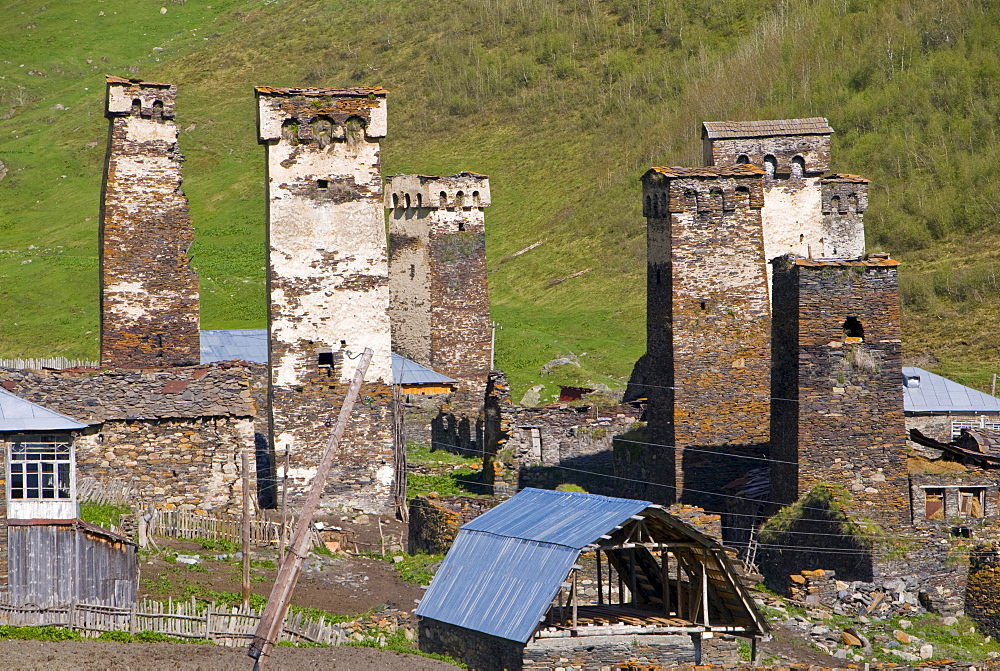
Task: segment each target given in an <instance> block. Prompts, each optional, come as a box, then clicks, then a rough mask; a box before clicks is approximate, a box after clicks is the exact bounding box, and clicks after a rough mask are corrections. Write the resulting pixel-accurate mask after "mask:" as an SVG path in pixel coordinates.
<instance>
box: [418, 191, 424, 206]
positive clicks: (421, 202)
mask: <svg viewBox="0 0 1000 671" xmlns="http://www.w3.org/2000/svg"><path fill="white" fill-rule="evenodd" d="M423 206H424V195H423V194H422V193H418V194H417V207H423Z"/></svg>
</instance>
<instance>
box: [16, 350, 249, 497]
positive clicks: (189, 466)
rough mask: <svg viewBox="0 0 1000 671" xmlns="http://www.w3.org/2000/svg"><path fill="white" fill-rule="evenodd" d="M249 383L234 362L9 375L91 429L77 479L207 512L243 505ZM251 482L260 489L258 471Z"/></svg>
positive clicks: (81, 437)
mask: <svg viewBox="0 0 1000 671" xmlns="http://www.w3.org/2000/svg"><path fill="white" fill-rule="evenodd" d="M249 380H250V375H249V374H248V369H247V368H245V367H243V366H239V365H234V364H229V363H220V364H212V365H209V366H200V367H196V368H175V369H171V370H163V371H135V370H124V371H104V372H101V373H96V372H93V371H14V370H0V381H2V382H3V383H4V387H5V388H8V389H9V390H10V391H12V392H13V393H15V394H17V395H18V396H21V397H23V398H26V399H28V400H29V401H32V402H34V403H38V404H40V405H44V406H45V407H47V408H49V409H51V410H55V411H57V412H61V413H63V414H65V415H68V416H70V417H73V418H74V419H77V420H79V421H81V422H84V423H86V424H89V425H90V426H89V428H87V429H85V430H83V431H82V432H79V433H78V434H77V435H76V437H75V439H74V445H75V451H76V469H77V477H78V478H81V477H91V478H94V479H95V480H97V481H98V482H101V483H106V484H110V483H112V482H122V481H124V482H127V483H129V484H130V485H131V486H132V487H133V488H134V490H135V492H136V494H137V498H138V500H139V501H140V502H141V503H143V504H145V503H148V502H154V503H156V504H157V505H160V506H162V507H165V508H179V509H182V510H192V511H198V512H203V513H236V512H238V510H239V509H240V506H241V500H242V474H241V473H240V470H239V468H240V451H241V450H244V449H246V450H249V451H250V454H251V455H254V454H255V453H254V411H255V409H254V406H253V404H252V401H251V393H250V381H249ZM253 463H254V462H253V461H251V464H252V466H251V468H253ZM250 481H251V483H253V485H252V486H254V487H255V486H256V476H255V474H254V473H253V472H251V474H250Z"/></svg>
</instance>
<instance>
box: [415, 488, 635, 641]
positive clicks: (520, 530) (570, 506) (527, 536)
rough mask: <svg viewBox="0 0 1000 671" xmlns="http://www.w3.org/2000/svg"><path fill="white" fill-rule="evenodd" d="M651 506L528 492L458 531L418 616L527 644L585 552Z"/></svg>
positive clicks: (623, 500)
mask: <svg viewBox="0 0 1000 671" xmlns="http://www.w3.org/2000/svg"><path fill="white" fill-rule="evenodd" d="M650 505H651V504H650V503H649V502H648V501H635V500H631V499H617V498H611V497H608V496H597V495H594V494H581V493H576V492H554V491H548V490H540V489H530V488H529V489H524V490H522V491H521V492H519V493H518V494H517V495H515V496H514V497H512V498H510V499H508V500H507V501H505V502H503V503H501V504H500V505H499V506H497V507H496V508H493V509H492V510H490V511H488V512H486V513H485V514H483V515H481V516H480V517H478V518H476V519H474V520H472V521H471V522H469V523H468V524H466V525H465V526H463V527H462V528H461V529H459V531H458V536H457V537H456V538H455V543H454V545H452V547H451V550H449V551H448V556H446V557H445V559H444V562H443V563H442V564H441V568H440V569H439V570H438V572H437V575H436V576H434V580H433V581H432V582H431V586H430V587H429V588H428V589H427V593H426V594H425V595H424V598H423V599H422V600H421V601H420V605H419V606H418V607H417V610H416V612H417V614H418V615H420V616H422V617H429V618H433V619H435V620H439V621H441V622H448V623H450V624H454V625H456V626H459V627H465V628H467V629H474V630H476V631H481V632H483V633H486V634H491V635H493V636H499V637H500V638H506V639H509V640H513V641H520V642H522V643H525V642H527V641H528V639H529V638H531V635H532V634H533V633H534V632H535V629H536V628H537V627H538V623H539V622H540V621H541V619H542V617H543V616H544V615H545V612H546V611H547V610H548V608H549V605H550V604H551V603H552V599H553V598H554V597H555V595H556V592H558V591H559V586H560V585H561V584H562V582H563V581H564V580H566V577H567V575H568V574H569V571H570V569H571V568H572V567H573V564H574V562H575V561H576V558H577V557H578V556H579V553H580V550H581V549H582V548H583V547H584V546H586V545H587V544H589V543H592V542H594V541H596V540H598V539H599V538H600V537H601V536H602V535H604V534H607V533H608V532H610V531H611V530H613V529H614V528H615V527H617V526H618V525H620V524H622V523H624V522H626V521H627V520H628V519H629V518H631V517H632V515H636V514H638V513H640V512H642V511H643V510H645V509H646V508H647V507H649V506H650Z"/></svg>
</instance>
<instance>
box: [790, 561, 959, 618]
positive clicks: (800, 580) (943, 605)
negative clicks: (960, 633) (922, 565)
mask: <svg viewBox="0 0 1000 671" xmlns="http://www.w3.org/2000/svg"><path fill="white" fill-rule="evenodd" d="M789 578H790V584H789V594H790V596H791V598H792V600H793V601H796V602H799V603H802V604H804V605H806V606H817V605H823V606H826V607H827V608H830V609H831V610H832V611H833V612H834V613H836V614H837V615H850V616H857V615H864V616H868V617H877V618H888V617H895V616H899V615H904V616H906V615H919V614H922V613H926V612H927V611H928V610H932V611H935V612H939V613H941V614H942V615H954V616H959V617H961V616H962V615H963V614H964V613H963V612H962V601H961V591H960V590H956V589H952V588H951V587H946V586H944V585H932V584H929V582H928V581H926V580H924V579H922V577H921V576H918V575H912V576H901V577H897V578H889V579H886V580H879V581H875V582H862V581H860V580H852V581H844V580H837V577H836V574H835V573H834V572H833V571H824V570H822V569H819V570H816V571H802V572H801V573H796V574H793V575H791V576H789Z"/></svg>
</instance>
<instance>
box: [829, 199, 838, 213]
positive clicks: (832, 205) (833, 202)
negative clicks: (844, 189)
mask: <svg viewBox="0 0 1000 671" xmlns="http://www.w3.org/2000/svg"><path fill="white" fill-rule="evenodd" d="M830 212H840V196H833V197H831V198H830Z"/></svg>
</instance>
